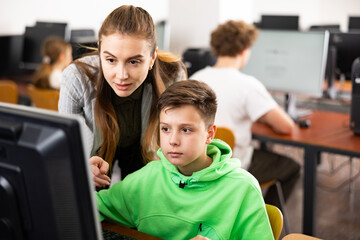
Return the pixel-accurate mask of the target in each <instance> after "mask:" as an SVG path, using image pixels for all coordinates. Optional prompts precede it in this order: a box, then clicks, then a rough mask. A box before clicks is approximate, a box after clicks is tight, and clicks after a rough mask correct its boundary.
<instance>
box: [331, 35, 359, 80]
mask: <svg viewBox="0 0 360 240" xmlns="http://www.w3.org/2000/svg"><path fill="white" fill-rule="evenodd" d="M329 46H330V47H334V48H335V51H336V56H335V73H336V76H335V78H337V79H339V75H341V74H343V75H344V77H345V79H346V80H351V66H352V63H353V62H354V60H355V59H356V58H357V57H360V32H348V33H332V34H330V43H329Z"/></svg>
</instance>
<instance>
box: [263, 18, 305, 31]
mask: <svg viewBox="0 0 360 240" xmlns="http://www.w3.org/2000/svg"><path fill="white" fill-rule="evenodd" d="M260 28H261V29H278V30H298V29H299V16H297V15H261V23H260Z"/></svg>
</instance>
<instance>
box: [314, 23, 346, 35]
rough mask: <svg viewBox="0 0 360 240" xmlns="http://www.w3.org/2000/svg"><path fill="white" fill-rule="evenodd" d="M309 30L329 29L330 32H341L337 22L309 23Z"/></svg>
mask: <svg viewBox="0 0 360 240" xmlns="http://www.w3.org/2000/svg"><path fill="white" fill-rule="evenodd" d="M309 30H310V31H329V32H330V33H331V32H341V31H340V25H339V24H326V25H311V26H310V28H309Z"/></svg>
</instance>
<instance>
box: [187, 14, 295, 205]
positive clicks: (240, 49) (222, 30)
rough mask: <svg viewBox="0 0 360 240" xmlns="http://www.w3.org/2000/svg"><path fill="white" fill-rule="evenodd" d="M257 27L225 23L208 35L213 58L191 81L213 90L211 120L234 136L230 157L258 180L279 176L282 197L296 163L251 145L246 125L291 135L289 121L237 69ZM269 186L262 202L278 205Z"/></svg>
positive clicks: (291, 181)
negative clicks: (213, 114) (215, 101)
mask: <svg viewBox="0 0 360 240" xmlns="http://www.w3.org/2000/svg"><path fill="white" fill-rule="evenodd" d="M256 37H257V29H256V28H255V27H254V26H252V25H248V24H246V23H245V22H243V21H232V20H230V21H227V22H225V23H224V24H220V25H219V26H218V27H217V28H216V29H215V30H214V31H213V32H212V33H211V49H212V51H213V54H214V55H215V56H216V57H217V62H216V64H215V65H214V66H213V67H207V68H205V69H202V70H200V71H198V72H195V73H194V74H193V75H192V76H190V78H191V79H195V80H199V81H203V82H205V83H208V84H209V85H210V86H211V87H212V88H213V89H214V91H215V92H216V95H217V99H218V102H219V111H218V114H217V117H216V119H215V124H217V125H218V126H224V127H228V128H230V129H232V131H233V132H234V134H235V146H234V155H233V156H234V157H236V158H239V159H240V160H241V162H242V167H243V168H244V169H247V170H248V171H249V172H250V173H251V174H253V175H254V176H255V177H256V179H257V180H258V181H259V182H260V183H264V182H267V181H271V180H275V179H277V180H279V181H280V182H281V184H282V187H283V190H284V196H285V199H287V198H288V197H289V195H290V193H291V191H292V189H293V187H294V185H295V183H296V180H297V179H298V176H299V170H300V165H299V164H298V163H297V162H295V161H294V160H292V159H290V158H287V157H285V156H281V155H278V154H275V153H272V152H269V151H265V150H261V151H260V150H254V148H253V147H252V146H251V126H252V124H253V122H261V123H264V124H267V125H268V126H270V127H271V128H272V129H273V130H274V131H276V132H278V133H281V134H291V132H292V129H293V127H294V122H293V120H292V119H291V118H290V117H289V116H288V115H287V114H286V113H285V112H284V111H283V110H282V109H281V108H280V107H279V106H278V104H277V103H276V102H275V101H274V99H273V98H272V96H271V95H270V94H269V92H268V91H267V90H266V88H265V87H264V85H263V84H262V83H261V82H260V81H259V80H257V79H256V78H254V77H252V76H248V75H246V74H243V73H241V68H242V67H244V66H245V65H246V64H247V62H248V60H249V58H250V57H251V46H252V44H253V43H254V42H255V40H256ZM276 193H277V190H276V188H275V186H272V187H271V188H270V189H269V190H268V191H267V193H266V196H265V202H267V203H269V204H273V205H276V206H280V204H279V200H278V196H277V194H276Z"/></svg>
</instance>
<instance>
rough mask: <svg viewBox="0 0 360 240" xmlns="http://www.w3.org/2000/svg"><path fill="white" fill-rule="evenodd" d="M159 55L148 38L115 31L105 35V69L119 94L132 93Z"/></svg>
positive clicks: (110, 83) (102, 46) (102, 45)
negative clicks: (151, 46) (152, 48)
mask: <svg viewBox="0 0 360 240" xmlns="http://www.w3.org/2000/svg"><path fill="white" fill-rule="evenodd" d="M156 54H157V53H156V52H155V53H154V54H153V55H152V54H151V48H150V45H149V42H148V40H146V39H144V38H142V37H140V36H137V35H123V34H119V33H114V34H110V35H108V36H103V37H102V41H101V52H100V59H101V65H102V70H103V73H104V77H105V79H106V81H107V82H108V84H109V85H110V86H111V88H112V89H113V90H114V92H115V93H116V95H118V96H119V97H127V96H130V95H131V94H132V93H133V92H134V91H135V90H136V89H137V88H138V87H139V86H140V85H141V84H142V83H143V82H144V80H145V78H146V76H147V75H148V72H149V69H150V68H151V67H152V66H153V64H154V61H155V59H156Z"/></svg>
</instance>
